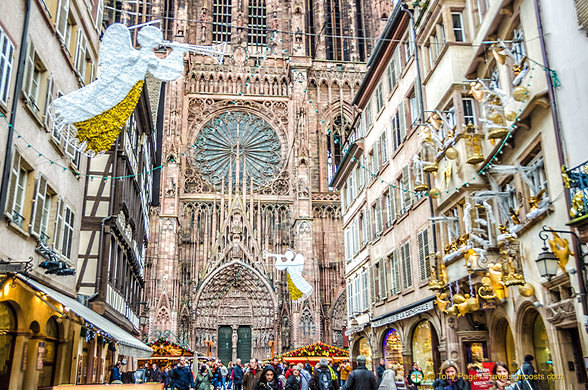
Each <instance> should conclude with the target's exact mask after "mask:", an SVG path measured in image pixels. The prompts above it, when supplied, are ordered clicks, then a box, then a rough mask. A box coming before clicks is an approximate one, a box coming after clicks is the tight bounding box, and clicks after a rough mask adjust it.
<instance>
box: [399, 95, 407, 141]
mask: <svg viewBox="0 0 588 390" xmlns="http://www.w3.org/2000/svg"><path fill="white" fill-rule="evenodd" d="M398 116H399V122H400V123H399V127H400V142H399V143H398V144H399V145H400V144H401V143H402V142H404V139H405V138H406V112H405V108H404V101H403V102H402V103H401V104H400V106H399V107H398Z"/></svg>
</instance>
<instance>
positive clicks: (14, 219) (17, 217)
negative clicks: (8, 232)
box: [12, 210, 24, 227]
mask: <svg viewBox="0 0 588 390" xmlns="http://www.w3.org/2000/svg"><path fill="white" fill-rule="evenodd" d="M12 222H14V223H15V224H17V225H18V226H19V227H22V224H23V222H24V217H23V216H22V215H20V214H19V213H17V212H16V211H14V210H13V211H12Z"/></svg>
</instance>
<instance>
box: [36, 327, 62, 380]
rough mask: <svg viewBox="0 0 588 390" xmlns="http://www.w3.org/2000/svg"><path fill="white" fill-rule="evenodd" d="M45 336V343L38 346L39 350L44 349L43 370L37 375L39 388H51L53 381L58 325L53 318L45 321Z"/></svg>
mask: <svg viewBox="0 0 588 390" xmlns="http://www.w3.org/2000/svg"><path fill="white" fill-rule="evenodd" d="M45 334H46V338H45V341H43V342H41V343H40V344H39V348H45V353H44V354H43V370H42V371H41V372H40V373H39V387H41V386H51V385H53V380H54V379H55V361H56V360H57V359H56V358H57V342H58V340H59V325H58V324H57V321H56V320H55V317H51V318H49V320H48V321H47V325H45Z"/></svg>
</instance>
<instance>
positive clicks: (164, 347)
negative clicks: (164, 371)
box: [139, 336, 194, 367]
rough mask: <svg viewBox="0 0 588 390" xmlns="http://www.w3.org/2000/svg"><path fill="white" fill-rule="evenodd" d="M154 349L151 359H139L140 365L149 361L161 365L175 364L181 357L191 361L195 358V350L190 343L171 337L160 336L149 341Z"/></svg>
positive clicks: (149, 344)
mask: <svg viewBox="0 0 588 390" xmlns="http://www.w3.org/2000/svg"><path fill="white" fill-rule="evenodd" d="M147 345H148V346H149V347H151V349H153V355H152V356H151V357H150V358H149V359H141V360H139V367H142V366H144V365H145V363H149V365H151V364H153V363H156V364H157V365H158V366H159V367H167V366H173V365H175V364H176V363H177V362H178V361H179V360H180V358H181V357H184V358H186V361H188V362H189V363H191V362H192V360H193V359H194V351H193V350H192V348H190V346H189V345H188V344H185V343H180V342H175V341H172V340H171V339H170V338H169V337H165V336H160V337H158V338H156V339H155V340H154V341H150V342H148V343H147Z"/></svg>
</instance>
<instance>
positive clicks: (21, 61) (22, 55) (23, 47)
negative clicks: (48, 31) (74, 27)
mask: <svg viewBox="0 0 588 390" xmlns="http://www.w3.org/2000/svg"><path fill="white" fill-rule="evenodd" d="M25 7H26V13H25V19H24V24H23V27H22V37H21V38H20V50H19V52H18V69H17V70H16V83H15V86H14V92H13V94H12V106H11V108H10V119H9V120H8V137H7V140H6V153H5V154H4V169H3V170H2V184H1V185H0V210H2V211H4V209H5V207H6V197H7V195H8V181H9V180H10V167H11V165H12V164H11V161H12V140H13V138H14V127H13V126H14V122H15V120H16V110H17V108H18V95H19V94H20V91H21V89H22V82H23V78H24V70H25V63H26V53H27V36H28V35H29V20H30V18H31V0H27V2H26V5H25Z"/></svg>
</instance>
